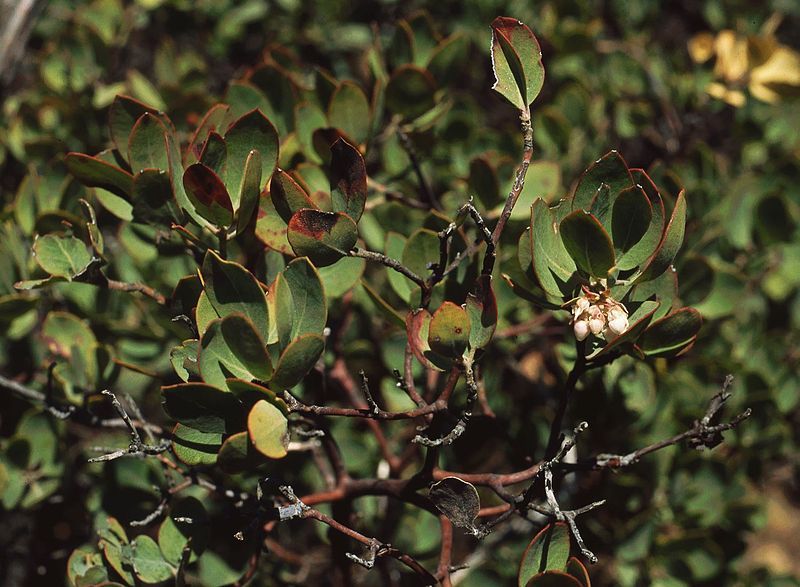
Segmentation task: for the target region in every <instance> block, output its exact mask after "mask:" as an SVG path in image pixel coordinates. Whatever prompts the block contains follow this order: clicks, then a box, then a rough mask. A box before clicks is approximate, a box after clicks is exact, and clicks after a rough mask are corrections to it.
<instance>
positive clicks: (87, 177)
mask: <svg viewBox="0 0 800 587" xmlns="http://www.w3.org/2000/svg"><path fill="white" fill-rule="evenodd" d="M64 163H66V165H67V169H68V170H69V172H70V173H71V174H72V175H73V177H75V179H77V180H78V181H79V182H81V183H82V184H83V185H85V186H88V187H92V188H103V189H105V190H108V191H109V192H111V193H113V194H116V195H118V196H121V197H122V198H124V199H125V200H129V199H130V195H131V192H132V191H133V175H131V174H130V173H128V172H127V171H125V170H123V169H121V168H119V167H117V166H116V165H111V164H110V163H106V162H105V161H101V160H100V159H97V158H96V157H90V156H89V155H84V154H82V153H67V156H66V157H65V158H64Z"/></svg>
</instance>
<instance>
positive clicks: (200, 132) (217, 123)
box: [185, 104, 230, 169]
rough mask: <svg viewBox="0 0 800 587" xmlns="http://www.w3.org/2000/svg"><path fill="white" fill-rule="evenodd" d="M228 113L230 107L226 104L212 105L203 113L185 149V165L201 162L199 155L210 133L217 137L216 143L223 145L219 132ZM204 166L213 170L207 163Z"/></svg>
mask: <svg viewBox="0 0 800 587" xmlns="http://www.w3.org/2000/svg"><path fill="white" fill-rule="evenodd" d="M229 111H230V106H228V105H227V104H214V105H213V106H212V107H211V108H209V109H208V112H206V113H205V115H204V116H203V119H202V120H201V121H200V124H199V125H197V129H196V130H195V131H194V133H193V134H192V138H191V139H189V146H188V147H187V149H186V155H187V157H186V160H185V162H186V163H187V164H191V163H196V162H197V161H201V162H202V159H201V158H200V154H201V153H202V151H203V150H204V149H205V148H206V143H207V142H208V139H209V138H210V135H211V134H212V133H215V134H216V135H217V136H218V137H219V139H220V140H219V141H218V142H220V143H222V145H224V144H225V141H224V140H222V137H221V136H220V135H219V130H220V129H221V128H222V125H223V124H224V122H225V120H226V119H227V118H228V113H229ZM226 151H227V149H226ZM206 165H208V166H209V167H211V168H212V169H213V168H214V166H213V165H209V164H208V163H206Z"/></svg>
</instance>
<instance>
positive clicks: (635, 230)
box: [611, 186, 653, 254]
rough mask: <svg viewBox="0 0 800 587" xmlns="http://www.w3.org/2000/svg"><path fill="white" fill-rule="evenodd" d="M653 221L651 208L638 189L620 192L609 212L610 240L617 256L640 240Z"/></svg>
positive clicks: (645, 197)
mask: <svg viewBox="0 0 800 587" xmlns="http://www.w3.org/2000/svg"><path fill="white" fill-rule="evenodd" d="M652 219H653V206H652V205H651V204H650V200H649V199H648V198H647V195H646V194H645V193H644V190H642V188H640V187H636V186H634V187H632V188H628V189H626V190H623V191H622V192H620V194H619V195H618V196H617V199H616V200H614V205H613V207H612V211H611V240H612V241H613V242H614V249H615V250H616V251H618V254H623V253H626V252H628V251H629V250H630V249H631V248H632V247H633V245H635V244H636V243H638V242H639V241H640V240H642V237H644V235H645V233H646V232H647V229H648V228H649V227H650V222H651V221H652Z"/></svg>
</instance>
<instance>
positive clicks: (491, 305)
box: [466, 275, 497, 349]
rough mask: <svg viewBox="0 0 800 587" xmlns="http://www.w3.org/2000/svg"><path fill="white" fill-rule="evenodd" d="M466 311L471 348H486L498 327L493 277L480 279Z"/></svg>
mask: <svg viewBox="0 0 800 587" xmlns="http://www.w3.org/2000/svg"><path fill="white" fill-rule="evenodd" d="M466 310H467V316H468V317H469V325H470V328H469V348H471V349H482V348H486V347H487V346H488V345H489V342H490V341H491V340H492V336H493V335H494V331H495V328H496V327H497V299H496V298H495V295H494V291H493V289H492V277H491V275H482V276H481V277H479V278H478V280H477V281H476V283H475V291H474V292H471V293H469V294H468V295H467V304H466Z"/></svg>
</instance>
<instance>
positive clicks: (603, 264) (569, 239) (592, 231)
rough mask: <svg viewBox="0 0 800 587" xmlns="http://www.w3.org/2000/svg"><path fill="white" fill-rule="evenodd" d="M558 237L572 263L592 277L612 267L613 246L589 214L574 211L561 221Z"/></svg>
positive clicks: (601, 276) (600, 274) (596, 221)
mask: <svg viewBox="0 0 800 587" xmlns="http://www.w3.org/2000/svg"><path fill="white" fill-rule="evenodd" d="M559 232H560V233H561V240H562V241H563V242H564V247H565V248H566V249H567V252H569V255H570V257H572V259H573V260H574V261H575V265H577V267H578V268H579V269H580V270H582V271H584V272H585V273H588V274H589V275H591V276H593V277H598V278H605V277H606V276H607V275H608V270H609V269H611V268H612V267H613V266H614V258H615V257H614V245H612V244H611V237H609V235H608V233H607V232H606V229H605V228H603V225H602V224H600V222H599V221H598V220H597V218H595V217H594V216H593V215H591V214H589V213H587V212H584V211H583V210H575V211H574V212H572V213H570V214H568V215H567V217H566V218H564V220H562V221H561V224H560V226H559Z"/></svg>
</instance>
